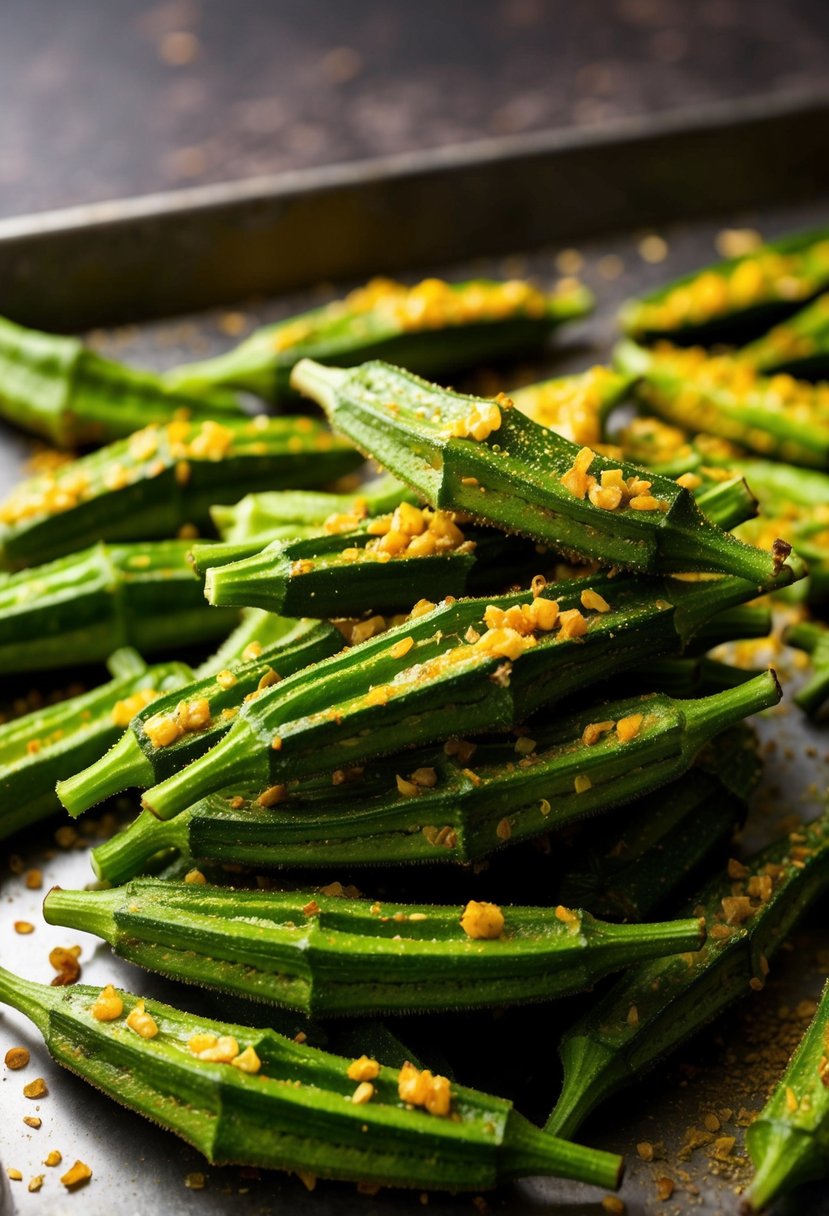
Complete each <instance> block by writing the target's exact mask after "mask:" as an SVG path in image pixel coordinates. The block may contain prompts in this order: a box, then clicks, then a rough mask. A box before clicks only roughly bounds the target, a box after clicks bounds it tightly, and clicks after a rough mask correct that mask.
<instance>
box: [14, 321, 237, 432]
mask: <svg viewBox="0 0 829 1216" xmlns="http://www.w3.org/2000/svg"><path fill="white" fill-rule="evenodd" d="M183 412H186V414H187V415H188V416H189V417H190V418H192V419H194V420H195V419H205V418H226V417H233V415H234V414H238V413H239V405H238V403H237V401H236V399H235V396H233V395H232V394H228V393H223V392H221V391H219V392H213V393H210V394H209V395H208V396H207V397H205V396H204V395H202V394H200V395H199V396H198V397H196V396H190V395H189V394H187V393H185V392H179V391H177V390H174V389H171V388H170V387H168V386H167V385H166V384H165V382H164V380H163V378H162V377H161V376H159V375H157V374H155V373H154V372H149V371H138V370H136V369H135V368H131V367H126V366H125V365H124V364H123V363H116V362H114V361H113V360H112V359H104V358H102V357H101V355H97V354H95V352H94V351H91V350H89V349H88V348H87V347H85V346H84V345H83V343H82V342H80V341H79V339H77V338H69V337H66V336H65V335H62V334H47V333H41V332H39V331H38V330H35V329H25V328H24V327H23V326H22V325H15V324H14V323H13V322H11V321H7V320H6V319H5V318H2V317H0V415H2V417H3V418H6V419H7V420H8V421H9V422H13V423H14V424H15V425H16V426H20V427H22V428H23V429H24V430H26V431H31V432H32V433H33V434H35V435H41V436H42V437H43V438H44V439H48V440H49V441H50V442H51V443H54V444H57V446H58V447H65V448H74V447H80V446H84V445H86V444H98V443H108V442H109V441H110V440H112V439H121V438H123V437H124V436H126V435H129V434H131V433H132V432H133V431H137V430H139V428H140V427H143V426H147V425H148V424H149V423H156V422H167V421H169V420H170V419H172V418H174V417H176V416H179V415H180V414H182V413H183Z"/></svg>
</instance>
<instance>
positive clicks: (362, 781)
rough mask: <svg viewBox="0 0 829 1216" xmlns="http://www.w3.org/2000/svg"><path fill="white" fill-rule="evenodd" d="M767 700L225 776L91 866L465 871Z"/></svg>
mask: <svg viewBox="0 0 829 1216" xmlns="http://www.w3.org/2000/svg"><path fill="white" fill-rule="evenodd" d="M779 696H780V692H779V688H778V686H777V682H776V680H775V678H774V676H773V674H772V673H770V672H767V673H764V674H763V675H762V676H758V677H756V678H755V679H754V680H751V681H749V682H747V683H745V684H743V685H740V686H738V687H736V688H732V689H727V690H725V691H723V692H720V693H717V694H715V695H714V696H711V697H706V698H703V699H700V700H683V701H677V700H672V699H671V698H669V697H666V696H664V695H662V694H655V695H650V696H645V697H635V698H632V699H629V700H625V701H621V702H619V701H617V702H612V703H610V704H603V705H599V706H593V707H591V708H589V709H585V710H582V711H581V712H580V713H578V714H575V715H573V714H570V715H568V716H565V717H559V718H554V719H553V720H552V722H550V723H549V724H548V725H547V726H546V727H543V728H540V729H538V730H536V729H535V728H533V734H532V736H530V735H522V736H520V737H519V739H518V740H517V741H516V740H514V739H511V738H510V739H507V740H506V741H502V740H499V741H497V742H490V743H486V742H484V743H480V744H478V745H476V746H473V745H472V744H470V743H469V742H467V741H463V742H461V743H453V742H451V741H450V743H449V744H447V745H446V747H444V749H443V750H432V751H425V752H416V753H414V754H412V755H409V756H407V755H405V754H403V755H398V756H392V757H390V758H388V759H385V760H382V761H380V762H378V763H377V764H375V765H373V766H371V767H369V768H367V769H365V771H364V772H359V771H357V772H355V771H354V770H353V769H349V770H337V771H335V773H334V781H333V784H332V779H331V777H329V776H328V775H327V774H326V776H325V777H324V778H320V779H319V780H317V781H308V782H303V783H300V784H297V785H294V784H291V785H288V786H287V787H269V789H268V790H267V791H265V793H264V795H263V794H262V792H261V790H262V786H261V785H259V786H256V787H253V788H251V787H250V786H246V785H245V784H244V783H243V782H242V781H240V782H239V783H238V784H236V783H234V782H233V775H232V773H225V775H224V776H223V777H222V778H221V780H222V782H223V791H224V792H223V793H222V794H221V795H214V796H213V797H210V798H207V799H205V800H204V801H202V802H197V803H196V804H195V805H192V803H193V799H192V797H191V798H190V803H191V805H190V808H189V809H187V810H184V811H183V812H182V813H181V814H180V815H176V816H175V817H174V818H172V819H169V820H166V821H164V822H160V821H159V820H158V819H157V818H155V816H153V815H151V814H150V813H149V812H144V813H143V814H142V815H140V816H139V817H138V819H137V820H135V822H134V823H133V824H132V825H131V826H130V827H129V828H127V830H126V831H124V832H123V833H121V835H119V836H116V837H114V838H113V839H112V840H110V841H107V842H106V843H105V844H103V845H101V846H100V847H99V848H98V849H96V850H95V852H94V854H93V864H94V866H95V869H96V872H97V873H98V876H99V877H101V878H105V879H106V880H107V881H109V882H113V883H114V882H121V881H123V880H124V879H126V878H131V877H132V876H133V875H135V874H137V873H140V872H141V870H142V869H144V868H145V867H146V865H147V863H148V862H149V861H150V859H151V858H152V857H154V856H155V855H156V854H157V853H160V852H162V851H164V850H168V849H176V850H178V851H179V852H181V853H183V854H185V855H190V856H193V857H196V858H198V859H213V860H216V861H221V862H233V863H240V864H248V865H253V866H257V867H277V866H303V867H306V868H307V867H309V866H319V865H321V864H323V863H324V864H326V865H335V864H349V865H360V866H371V865H380V864H405V863H410V862H418V861H431V862H468V861H474V860H477V859H478V858H481V857H485V856H487V855H489V854H491V853H493V852H495V851H496V850H498V849H501V848H503V847H505V846H506V845H511V844H516V843H517V842H519V841H521V840H526V839H530V838H532V837H534V836H539V835H541V834H542V833H544V832H548V831H551V830H556V829H558V828H561V827H564V826H565V825H567V824H570V823H572V822H575V821H577V820H581V819H584V818H586V817H588V816H591V815H595V814H599V813H606V812H608V811H609V810H611V809H612V808H613V807H617V806H620V805H622V804H624V803H626V802H629V801H631V800H632V799H634V798H636V797H639V796H640V795H642V794H644V793H645V792H647V791H648V790H653V789H656V788H658V787H660V786H662V785H665V784H666V783H668V782H670V781H673V780H675V779H676V778H677V777H678V776H679V775H680V774H682V773H685V772H687V770H688V768H689V767H690V765H691V764H692V763H693V761H694V758H695V756H696V755H697V754H698V753H699V751H700V749H701V748H702V747H703V746H704V745H705V743H706V742H707V740H708V739H710V738H711V737H712V736H714V735H716V734H717V733H719V731H721V730H722V729H724V728H725V727H727V726H729V725H732V724H734V723H735V722H739V721H740V720H742V718H743V717H745V716H746V715H748V714H750V713H753V712H755V711H757V710H760V709H763V708H766V707H768V706H770V705H773V704H775V703H776V702H777V700H778V699H779ZM185 771H186V770H185Z"/></svg>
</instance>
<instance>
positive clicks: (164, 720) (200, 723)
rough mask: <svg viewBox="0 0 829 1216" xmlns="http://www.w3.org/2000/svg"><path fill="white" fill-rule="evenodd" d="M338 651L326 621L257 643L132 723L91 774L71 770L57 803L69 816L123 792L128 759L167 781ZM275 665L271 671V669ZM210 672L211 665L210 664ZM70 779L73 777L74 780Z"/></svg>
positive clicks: (142, 710)
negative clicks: (246, 713)
mask: <svg viewBox="0 0 829 1216" xmlns="http://www.w3.org/2000/svg"><path fill="white" fill-rule="evenodd" d="M342 648H343V636H342V634H341V633H340V632H339V630H338V629H335V628H334V626H333V625H329V624H328V623H327V622H323V621H311V620H308V621H295V622H293V627H292V628H291V629H290V631H289V632H287V633H285V634H283V635H281V636H280V637H278V638H277V640H276V641H274V642H272V643H271V644H270V645H269V646H264V647H263V646H261V644H258V643H256V642H253V643H251V645H250V646H249V647H248V648H247V649H246V650H245V651H243V652H242V655H241V656H240V659H239V660H237V661H235V662H229V663H228V665H227V666H226V667H223V668H222V669H221V670H219V671H218V672H214V671H212V670H210V671H208V672H207V673H206V674H204V675H202V676H201V678H199V679H193V678H192V676H191V679H190V680H188V681H186V683H185V685H184V686H182V685H181V684H180V685H178V686H177V687H176V689H175V690H174V691H172V692H170V693H168V694H166V695H164V696H159V697H157V698H156V699H154V700H153V701H152V703H151V704H148V705H147V706H145V707H141V706H139V707H137V708H136V712H135V713H134V714H132V715H130V718H129V720H128V722H124V723H122V725H123V726H126V727H127V731H126V733H125V734H124V735H123V736H122V737H121V739H120V740H119V742H117V743H115V744H114V746H113V747H112V748H111V749H110V750H109V751H108V752H106V753H100V752H99V754H98V755H96V756H95V757H93V761H94V762H93V761H90V764H89V767H80V766H79V767H77V768H75V769H73V770H69V771H68V773H67V777H66V780H63V781H60V782H58V786H57V796H58V798H59V799H60V801H61V802H62V804H63V806H64V807H66V809H67V810H68V811H69V814H70V815H72V816H73V817H74V816H77V815H80V814H82V812H83V811H85V810H88V808H89V807H91V806H94V805H95V803H96V802H101V801H102V800H103V799H104V798H108V797H110V796H111V795H113V794H118V793H120V792H121V791H122V790H125V789H128V788H129V787H130V785H131V784H132V780H131V776H132V767H131V764H130V761H131V760H132V758H133V756H135V755H136V754H137V755H140V756H144V755H151V756H152V757H153V762H152V773H153V778H154V779H155V780H156V781H158V780H164V778H165V777H169V776H170V775H171V774H173V773H177V772H179V771H180V770H181V769H182V768H184V767H185V766H186V765H188V764H190V763H191V761H193V760H195V759H196V758H197V757H199V756H202V755H204V753H205V752H206V751H207V750H208V749H209V748H211V747H213V746H214V745H215V744H216V743H217V742H218V740H219V739H221V738H222V736H223V735H224V734H226V733H227V731H228V730H229V729H230V725H231V723H232V722H233V720H234V718H235V716H236V714H237V713H238V712H239V710H240V708H241V707H242V706H243V705H244V704H246V703H250V701H252V700H253V699H254V698H255V697H257V696H259V695H260V692H261V690H263V689H265V688H269V687H271V686H272V685H274V684H276V683H277V681H278V680H281V679H283V678H285V677H286V676H290V675H293V674H294V672H298V671H302V670H303V669H304V668H306V667H309V666H310V665H311V664H313V663H317V662H319V660H320V659H324V658H327V657H328V656H329V655H333V654H335V653H336V652H337V651H339V650H342ZM274 665H275V666H274ZM210 666H211V668H212V666H213V664H212V663H211V664H210ZM73 773H74V774H75V775H74V776H73V775H72V774H73Z"/></svg>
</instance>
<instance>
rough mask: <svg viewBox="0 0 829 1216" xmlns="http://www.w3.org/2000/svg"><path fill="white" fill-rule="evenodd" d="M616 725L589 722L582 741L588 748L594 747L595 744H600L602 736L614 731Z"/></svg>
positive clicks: (610, 722) (582, 734)
mask: <svg viewBox="0 0 829 1216" xmlns="http://www.w3.org/2000/svg"><path fill="white" fill-rule="evenodd" d="M614 725H615V723H614V722H612V721H609V720H608V721H607V722H589V723H588V724H587V726H585V728H584V730H583V731H582V732H581V741H582V743H584V744H586V745H587V747H592V746H593V744H594V743H598V742H599V739H601V737H602V735H606V734H607V733H608V731H611V730H613V727H614Z"/></svg>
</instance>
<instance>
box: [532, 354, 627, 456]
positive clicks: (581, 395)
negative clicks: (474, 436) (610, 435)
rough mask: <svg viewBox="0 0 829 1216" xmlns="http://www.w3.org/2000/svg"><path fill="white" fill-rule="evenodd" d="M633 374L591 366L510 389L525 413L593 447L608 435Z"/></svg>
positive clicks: (581, 443)
mask: <svg viewBox="0 0 829 1216" xmlns="http://www.w3.org/2000/svg"><path fill="white" fill-rule="evenodd" d="M633 381H634V377H633V376H625V375H620V374H619V373H618V372H615V371H613V370H612V368H609V367H601V366H597V367H591V368H590V369H589V371H586V372H581V373H580V374H578V375H575V376H556V377H555V378H554V379H552V380H541V381H539V382H538V383H537V384H527V385H525V386H524V387H523V388H518V389H515V390H514V391H512V392H511V393H510V397H511V398H512V402H513V404H514V405H515V407H516V408H517V409H519V410H520V411H521V413H522V414H526V415H527V417H528V418H532V420H533V421H534V422H537V423H539V425H541V426H545V427H548V428H549V429H550V430H553V431H555V432H556V434H558V435H563V436H564V438H565V439H569V440H570V442H571V443H576V444H578V446H579V447H583V446H584V445H585V444H587V445H588V446H590V447H592V446H593V445H594V444H597V443H601V442H602V440H603V438H604V424H605V420H606V419H607V416H608V414H610V412H611V410H613V409H614V408H615V407H616V406H617V405H618V404H619V403H620V402H621V401H623V400H624V399H625V397H626V396H627V394H628V393H629V391H630V388H631V385H632V384H633Z"/></svg>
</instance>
